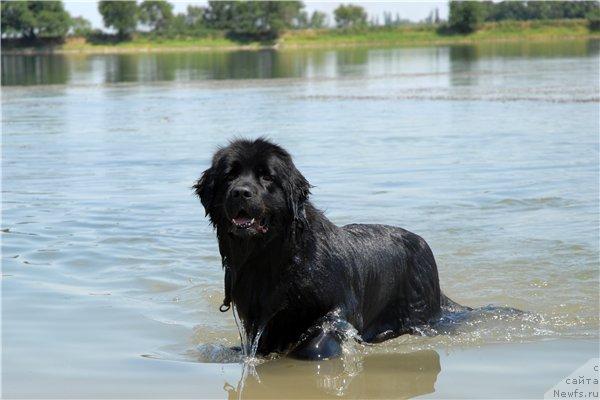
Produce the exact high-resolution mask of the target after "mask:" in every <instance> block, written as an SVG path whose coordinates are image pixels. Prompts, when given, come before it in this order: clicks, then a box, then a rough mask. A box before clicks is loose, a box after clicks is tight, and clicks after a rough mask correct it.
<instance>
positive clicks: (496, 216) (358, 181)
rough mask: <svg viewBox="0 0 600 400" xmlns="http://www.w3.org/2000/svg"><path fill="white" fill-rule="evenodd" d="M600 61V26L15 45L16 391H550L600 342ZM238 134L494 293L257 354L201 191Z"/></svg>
mask: <svg viewBox="0 0 600 400" xmlns="http://www.w3.org/2000/svg"><path fill="white" fill-rule="evenodd" d="M598 78H599V73H598V42H553V43H536V44H502V45H487V46H458V47H439V48H435V47H431V48H415V49H353V50H339V51H329V50H311V51H295V52H256V53H253V52H239V53H238V52H233V53H214V54H213V53H198V54H168V55H118V56H108V55H107V56H44V57H34V56H3V57H2V85H3V87H2V142H3V143H2V306H3V310H2V311H3V312H2V377H3V387H2V390H3V394H4V395H5V396H13V397H40V396H41V397H60V398H62V397H70V396H72V397H81V396H84V397H163V398H164V397H170V398H171V397H175V398H177V397H202V398H250V397H261V398H263V397H271V398H282V397H283V398H293V397H296V398H297V397H300V398H318V397H328V396H332V397H337V396H342V397H349V398H374V397H385V398H405V397H413V396H417V395H426V396H428V397H456V396H470V397H524V396H526V397H541V396H542V395H543V393H544V392H545V391H546V390H548V389H549V388H550V387H551V386H553V385H554V384H555V383H556V382H557V381H558V380H559V379H560V378H561V377H562V376H564V375H566V374H567V373H569V372H570V371H571V370H574V369H575V368H577V367H578V366H579V365H581V364H583V363H584V362H585V361H587V360H588V359H589V358H592V357H594V356H596V357H597V353H598V347H597V340H598V327H599V319H598V312H599V307H598V254H599V251H598V178H599V177H598V131H599V127H598V121H599V115H598V102H599V93H598V92H599V87H598ZM236 135H243V136H257V135H268V136H269V137H271V138H272V139H274V140H276V141H278V142H279V143H281V144H282V145H284V146H285V147H286V148H288V149H289V150H290V151H291V153H292V154H293V155H294V157H295V160H296V163H297V165H298V167H299V168H300V170H301V171H303V173H304V174H305V175H306V177H307V178H308V179H309V181H311V183H312V184H313V185H315V188H314V190H313V201H314V203H315V204H316V205H317V206H319V207H320V208H322V209H324V210H325V211H326V214H327V215H328V216H329V217H330V218H331V219H332V220H333V221H335V222H336V223H338V224H346V223H350V222H376V223H386V224H394V225H399V226H402V227H404V228H406V229H409V230H412V231H414V232H416V233H418V234H420V235H422V236H423V237H425V238H426V239H427V240H428V242H429V243H430V244H431V246H432V248H433V251H434V253H435V255H436V258H437V260H438V265H439V269H440V279H441V283H442V288H443V290H444V291H445V292H446V293H447V294H448V295H449V296H450V297H452V298H453V299H455V300H456V301H459V302H461V303H463V304H466V305H469V306H472V307H478V310H477V311H476V312H475V313H474V314H473V315H472V316H471V317H470V318H469V319H468V321H463V322H461V323H453V321H445V322H446V323H445V324H442V325H441V326H438V327H436V330H435V331H432V330H431V329H424V331H423V333H424V336H420V337H417V336H410V337H409V336H404V337H400V338H397V339H394V340H392V341H389V342H386V343H383V344H380V345H376V346H363V345H358V344H356V343H352V342H350V343H348V345H347V348H346V349H345V354H344V357H342V358H341V359H339V360H331V361H325V362H322V363H302V362H297V361H293V360H288V359H276V360H268V361H265V360H256V359H252V360H249V361H248V360H246V362H243V360H242V358H241V357H240V355H239V354H237V353H235V352H232V351H231V350H230V349H229V347H230V346H234V345H239V344H240V339H239V334H238V331H237V328H236V325H235V322H234V319H233V315H232V314H231V311H230V312H229V313H226V314H222V313H220V312H218V306H219V305H220V304H221V301H222V297H223V289H222V272H221V270H220V259H219V257H218V251H217V246H216V241H215V238H214V234H213V232H212V231H211V229H210V227H209V226H208V223H207V221H206V220H205V219H204V216H203V210H202V208H201V206H200V204H199V202H198V201H197V200H196V199H195V198H194V197H193V196H192V195H191V191H190V186H191V184H192V183H193V181H194V179H196V178H197V177H198V176H199V174H200V173H201V171H202V170H203V169H205V168H206V167H207V165H208V163H209V159H210V156H211V153H212V152H213V151H214V149H215V147H216V146H217V145H219V144H223V143H224V142H226V140H227V139H229V138H231V137H233V136H236ZM488 305H501V306H509V307H516V308H519V309H522V310H527V311H528V312H527V313H525V314H515V313H507V312H503V313H502V312H498V310H497V309H495V308H494V307H488ZM440 333H441V334H440Z"/></svg>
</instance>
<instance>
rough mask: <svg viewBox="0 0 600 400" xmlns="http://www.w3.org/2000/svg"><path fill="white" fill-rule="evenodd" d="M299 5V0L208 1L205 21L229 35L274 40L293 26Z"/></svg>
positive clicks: (300, 8) (300, 7)
mask: <svg viewBox="0 0 600 400" xmlns="http://www.w3.org/2000/svg"><path fill="white" fill-rule="evenodd" d="M303 7H304V5H303V4H302V2H300V1H209V2H208V8H207V10H206V13H205V21H206V24H207V25H208V26H209V27H211V28H214V29H224V30H227V31H228V32H229V34H231V35H233V36H237V37H248V38H253V39H260V40H263V39H275V38H277V37H278V36H279V34H280V33H281V31H282V30H283V29H286V28H291V27H292V26H293V24H294V22H295V21H297V18H298V16H299V15H300V11H301V10H302V8H303Z"/></svg>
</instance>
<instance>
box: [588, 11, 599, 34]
mask: <svg viewBox="0 0 600 400" xmlns="http://www.w3.org/2000/svg"><path fill="white" fill-rule="evenodd" d="M586 18H587V20H588V25H589V27H590V30H591V31H593V32H597V31H600V8H599V7H596V8H595V9H594V10H592V11H590V12H589V13H588V14H587V17H586Z"/></svg>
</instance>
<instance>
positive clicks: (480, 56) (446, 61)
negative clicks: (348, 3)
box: [2, 40, 600, 86]
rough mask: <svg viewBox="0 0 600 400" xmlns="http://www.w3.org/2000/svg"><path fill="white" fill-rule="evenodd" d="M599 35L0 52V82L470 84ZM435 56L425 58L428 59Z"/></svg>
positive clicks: (593, 50)
mask: <svg viewBox="0 0 600 400" xmlns="http://www.w3.org/2000/svg"><path fill="white" fill-rule="evenodd" d="M599 43H600V41H598V40H588V41H586V40H579V41H566V42H551V43H491V44H482V45H458V46H446V47H427V48H402V49H388V50H382V49H372V48H367V47H358V48H345V49H336V50H324V49H304V50H284V51H276V50H262V51H227V52H223V51H216V52H195V53H194V52H181V53H163V54H113V55H82V54H77V55H37V56H31V55H28V56H23V55H12V54H3V55H2V85H39V84H66V83H69V84H90V83H93V84H98V83H117V82H151V81H194V80H206V79H271V78H303V77H344V76H347V77H361V76H365V77H366V76H369V75H372V74H373V73H374V72H375V73H376V74H377V75H383V76H385V75H387V74H398V73H400V74H401V73H408V74H411V73H412V74H414V73H425V74H427V73H435V74H437V73H440V72H444V73H446V72H447V73H450V75H451V84H453V85H456V86H464V85H470V84H476V83H477V82H476V81H473V80H476V79H477V76H476V74H469V72H470V71H474V70H476V69H477V66H478V64H480V63H481V62H482V61H483V60H493V59H495V58H502V57H504V58H505V57H530V58H540V57H542V58H553V57H577V56H586V55H590V54H597V53H598V48H599ZM432 59H433V60H435V62H432V61H431V60H432Z"/></svg>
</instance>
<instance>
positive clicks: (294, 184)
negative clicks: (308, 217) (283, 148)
mask: <svg viewBox="0 0 600 400" xmlns="http://www.w3.org/2000/svg"><path fill="white" fill-rule="evenodd" d="M285 186H286V187H285V191H286V192H287V198H288V208H289V210H290V212H291V214H292V217H293V219H294V220H303V219H304V213H303V210H304V203H306V201H307V200H308V196H309V195H310V184H309V183H308V181H307V180H306V178H305V177H304V176H303V175H302V174H301V173H300V171H298V170H297V169H296V167H295V166H294V165H293V164H292V166H291V168H290V170H289V179H288V180H287V182H286V184H285Z"/></svg>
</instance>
